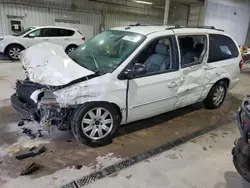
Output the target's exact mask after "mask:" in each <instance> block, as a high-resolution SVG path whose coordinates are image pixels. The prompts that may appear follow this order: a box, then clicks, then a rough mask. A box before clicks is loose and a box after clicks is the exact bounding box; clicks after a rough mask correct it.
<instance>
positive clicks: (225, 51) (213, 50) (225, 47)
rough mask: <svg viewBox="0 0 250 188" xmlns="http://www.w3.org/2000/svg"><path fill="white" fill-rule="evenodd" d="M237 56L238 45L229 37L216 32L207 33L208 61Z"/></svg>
mask: <svg viewBox="0 0 250 188" xmlns="http://www.w3.org/2000/svg"><path fill="white" fill-rule="evenodd" d="M238 56H239V50H238V47H237V46H236V45H235V43H234V42H233V40H232V39H231V38H230V37H228V36H225V35H218V34H210V35H209V57H208V63H213V62H216V61H223V60H227V59H233V58H236V57H238Z"/></svg>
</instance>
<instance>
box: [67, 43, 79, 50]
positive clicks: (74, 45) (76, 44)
mask: <svg viewBox="0 0 250 188" xmlns="http://www.w3.org/2000/svg"><path fill="white" fill-rule="evenodd" d="M70 46H75V47H78V45H77V44H73V43H71V44H68V46H66V48H65V50H66V49H67V48H69V47H70Z"/></svg>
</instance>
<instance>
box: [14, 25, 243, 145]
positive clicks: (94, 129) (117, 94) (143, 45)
mask: <svg viewBox="0 0 250 188" xmlns="http://www.w3.org/2000/svg"><path fill="white" fill-rule="evenodd" d="M21 62H22V63H23V67H24V69H25V71H26V75H27V79H25V80H21V81H20V80H19V81H18V82H17V85H16V93H15V94H13V95H12V97H11V102H12V105H13V107H14V108H15V109H16V110H17V111H19V112H21V113H22V114H24V115H26V116H28V117H30V118H32V119H35V120H36V121H38V122H40V123H41V125H42V126H43V127H46V128H48V129H49V128H50V126H51V124H56V125H57V126H58V127H59V129H71V130H72V132H73V133H74V135H75V137H76V138H77V139H78V140H79V141H81V142H82V143H85V144H88V145H105V144H107V143H109V142H110V141H111V140H112V138H113V137H114V135H115V133H116V132H117V130H118V129H119V126H120V124H126V123H130V122H133V121H137V120H141V119H145V118H149V117H152V116H156V115H158V114H162V113H165V112H168V111H172V110H175V109H178V108H182V107H184V106H188V105H191V104H194V103H197V102H199V101H203V102H204V104H205V106H206V107H207V108H212V109H213V108H218V107H220V106H221V104H222V103H223V101H224V98H225V96H226V94H227V91H228V90H229V89H232V88H233V87H234V86H235V85H236V84H237V83H238V82H239V73H240V69H241V66H242V60H241V54H240V51H239V48H238V45H237V44H236V42H235V40H234V39H232V38H231V37H230V36H229V35H227V34H226V33H224V32H223V31H221V30H217V29H214V28H213V27H212V28H211V29H210V28H185V27H179V26H129V27H119V28H114V29H110V30H107V31H104V32H102V33H100V34H99V35H97V36H95V37H93V38H92V39H90V40H88V41H86V42H85V43H84V44H83V45H81V46H80V47H78V48H77V49H76V50H75V51H73V52H72V53H71V54H70V55H69V56H67V55H66V54H65V53H64V51H63V50H62V49H61V48H59V46H58V45H55V44H49V43H41V44H39V45H35V46H33V47H31V48H28V49H27V50H26V51H24V52H23V53H22V57H21Z"/></svg>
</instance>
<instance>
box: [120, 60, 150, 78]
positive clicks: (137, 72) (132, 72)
mask: <svg viewBox="0 0 250 188" xmlns="http://www.w3.org/2000/svg"><path fill="white" fill-rule="evenodd" d="M146 73H147V69H146V66H145V65H143V64H140V63H136V64H134V67H133V69H126V70H125V71H124V72H123V74H122V75H121V76H120V78H121V79H128V80H131V79H133V78H135V77H138V76H141V75H144V74H146Z"/></svg>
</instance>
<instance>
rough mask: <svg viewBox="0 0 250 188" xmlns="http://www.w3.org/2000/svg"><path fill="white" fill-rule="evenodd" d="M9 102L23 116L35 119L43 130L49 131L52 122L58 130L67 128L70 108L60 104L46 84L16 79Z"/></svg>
mask: <svg viewBox="0 0 250 188" xmlns="http://www.w3.org/2000/svg"><path fill="white" fill-rule="evenodd" d="M11 103H12V106H13V108H14V109H15V110H16V111H18V112H19V113H20V114H21V116H22V117H23V118H25V119H29V120H35V121H37V122H38V123H40V124H41V126H42V127H43V128H44V129H45V130H48V131H49V130H50V127H51V125H52V124H53V125H56V126H58V128H59V129H60V130H68V129H69V125H70V123H69V122H70V119H69V117H70V114H71V111H72V108H69V107H66V106H64V107H63V106H60V105H59V104H58V103H57V102H56V96H55V95H54V94H53V92H52V89H51V88H49V87H48V86H44V85H41V84H38V83H34V82H31V81H29V80H28V79H25V80H22V81H20V80H18V81H17V83H16V93H14V94H13V95H12V96H11Z"/></svg>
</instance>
